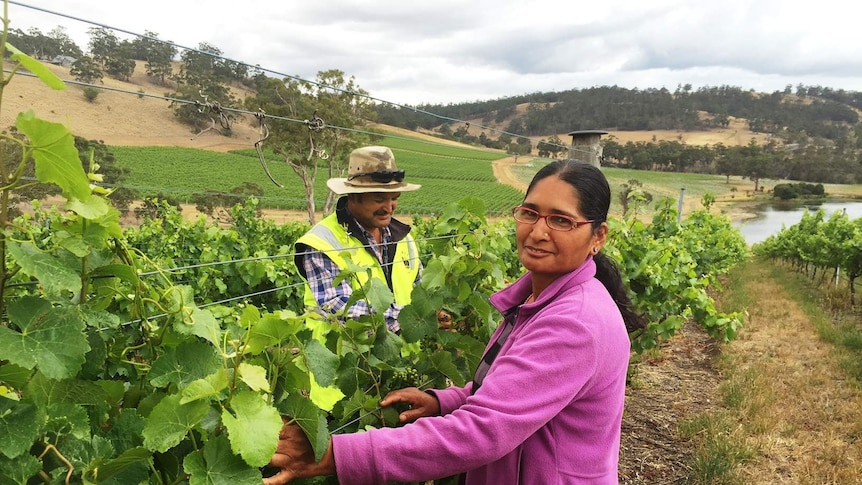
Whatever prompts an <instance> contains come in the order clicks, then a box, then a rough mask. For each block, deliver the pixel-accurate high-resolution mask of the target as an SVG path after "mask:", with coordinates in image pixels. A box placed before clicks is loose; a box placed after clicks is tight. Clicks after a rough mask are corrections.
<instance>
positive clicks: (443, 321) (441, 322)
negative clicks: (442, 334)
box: [437, 310, 452, 330]
mask: <svg viewBox="0 0 862 485" xmlns="http://www.w3.org/2000/svg"><path fill="white" fill-rule="evenodd" d="M437 325H438V326H439V327H440V328H442V329H443V330H449V329H450V328H451V327H452V314H451V313H449V312H447V311H446V310H437Z"/></svg>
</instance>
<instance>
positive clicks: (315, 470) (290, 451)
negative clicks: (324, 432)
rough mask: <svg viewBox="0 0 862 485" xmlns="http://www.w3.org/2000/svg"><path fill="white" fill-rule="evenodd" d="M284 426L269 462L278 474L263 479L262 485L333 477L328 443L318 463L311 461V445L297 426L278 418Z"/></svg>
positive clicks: (312, 451)
mask: <svg viewBox="0 0 862 485" xmlns="http://www.w3.org/2000/svg"><path fill="white" fill-rule="evenodd" d="M282 420H283V421H284V426H282V428H281V432H279V434H278V446H277V447H276V449H275V454H274V455H272V458H271V459H270V461H269V465H270V466H272V467H276V468H280V469H281V470H280V471H279V472H278V473H277V474H275V475H273V476H271V477H266V478H264V479H263V485H283V484H285V483H287V482H289V481H291V480H293V479H294V478H309V477H316V476H321V475H335V458H334V456H333V454H332V442H331V441H330V443H329V446H328V447H327V449H326V453H324V454H323V458H322V459H321V460H320V462H316V461H315V460H314V450H313V449H312V448H311V443H310V442H309V441H308V438H307V437H306V436H305V433H304V432H303V431H302V428H300V427H299V425H297V424H294V423H293V422H292V421H289V420H288V419H287V418H284V417H282Z"/></svg>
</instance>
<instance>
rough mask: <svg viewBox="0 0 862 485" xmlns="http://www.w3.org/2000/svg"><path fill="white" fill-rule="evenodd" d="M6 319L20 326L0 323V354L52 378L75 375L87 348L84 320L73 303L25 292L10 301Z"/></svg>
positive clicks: (6, 358)
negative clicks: (61, 303)
mask: <svg viewBox="0 0 862 485" xmlns="http://www.w3.org/2000/svg"><path fill="white" fill-rule="evenodd" d="M8 314H9V320H10V321H11V322H12V323H14V324H15V325H17V326H18V328H20V329H21V332H20V333H19V332H16V331H14V330H12V329H10V328H7V327H0V355H2V356H3V358H4V359H5V360H8V361H9V362H12V363H13V364H16V365H19V366H21V367H24V368H25V369H32V368H34V367H36V366H38V367H39V370H40V371H41V372H42V373H44V374H45V376H47V377H50V378H53V379H63V378H66V377H70V376H73V375H75V374H76V373H77V372H78V370H80V369H81V366H82V365H83V364H84V355H85V354H86V353H87V351H88V350H90V346H89V344H87V336H86V334H84V331H83V330H84V322H83V320H82V319H81V316H80V314H79V313H78V311H77V309H76V308H75V307H72V306H57V307H53V306H52V305H51V303H50V302H48V301H45V300H42V299H40V298H36V297H32V296H27V297H23V298H21V299H19V300H16V301H13V302H12V303H10V304H9V310H8Z"/></svg>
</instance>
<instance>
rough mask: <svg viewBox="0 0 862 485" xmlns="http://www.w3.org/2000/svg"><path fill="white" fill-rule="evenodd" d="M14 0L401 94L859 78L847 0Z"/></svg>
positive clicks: (291, 71)
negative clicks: (340, 75) (336, 74)
mask: <svg viewBox="0 0 862 485" xmlns="http://www.w3.org/2000/svg"><path fill="white" fill-rule="evenodd" d="M16 1H17V0H16ZM17 3H21V4H25V5H27V6H32V7H38V8H41V9H46V10H49V11H51V12H55V13H56V14H62V15H66V16H71V17H74V18H77V19H80V20H75V19H70V18H67V17H63V16H59V15H56V14H55V13H44V12H40V11H38V10H34V9H32V8H28V7H24V6H21V5H16V4H11V3H10V5H9V18H10V20H11V27H13V28H20V29H22V30H27V29H29V28H31V27H37V28H39V29H40V30H41V31H42V32H43V33H48V32H49V31H50V30H51V29H53V28H54V27H57V26H58V25H59V26H63V27H65V28H66V31H67V33H69V35H71V36H72V38H73V39H75V40H76V42H78V44H79V46H80V47H81V48H82V49H84V50H85V51H86V50H87V46H86V43H87V41H88V40H89V37H88V36H87V34H86V32H87V29H88V28H90V27H93V26H94V25H93V23H95V24H97V25H104V26H108V27H113V28H117V29H121V30H123V31H129V32H133V33H138V34H144V32H145V31H150V32H155V33H157V34H158V35H159V38H160V39H162V40H169V41H171V42H174V43H176V44H178V45H179V46H181V47H192V48H197V47H198V45H199V44H200V43H201V42H207V43H209V44H211V45H214V46H216V47H218V48H219V49H221V50H222V52H223V54H224V56H225V57H227V58H229V59H231V60H234V61H240V62H243V63H246V64H249V65H259V66H260V67H262V68H263V69H264V70H266V71H272V72H275V73H282V74H287V75H292V76H293V75H295V76H299V77H302V78H305V79H310V80H313V79H315V77H316V75H317V73H318V72H319V71H324V70H329V69H340V70H342V71H344V72H345V73H346V74H347V75H348V76H353V77H355V78H356V82H357V84H358V85H359V86H360V87H362V88H363V89H365V90H366V91H368V92H369V93H370V95H371V96H373V97H375V98H378V99H381V100H384V101H388V102H392V103H397V104H404V105H414V104H419V103H458V102H463V101H476V100H490V99H497V98H502V97H507V96H516V95H520V94H528V93H534V92H547V91H564V90H568V89H583V88H589V87H595V86H613V85H616V86H620V87H625V88H639V89H647V88H662V87H664V88H667V89H669V90H671V91H673V90H675V89H676V88H677V86H679V85H685V84H691V85H692V86H693V87H694V88H698V87H702V86H721V85H729V86H736V87H741V88H743V89H754V90H755V91H761V92H773V91H776V90H782V89H784V87H785V86H786V85H788V84H790V85H792V86H793V87H795V86H796V85H798V84H800V83H802V84H805V85H808V86H810V85H820V86H824V87H831V88H834V89H845V90H851V91H860V92H862V47H860V37H859V34H858V32H859V28H860V22H862V20H860V18H862V16H860V13H862V4H857V3H856V2H855V1H845V0H818V1H814V2H808V1H806V2H802V1H797V0H789V1H788V0H723V1H719V0H711V1H699V0H697V1H684V0H647V1H645V0H637V1H635V0H605V1H601V2H579V1H563V0H531V1H527V0H519V1H515V0H463V1H462V0H427V1H413V0H364V1H359V0H311V1H308V0H306V1H301V2H300V1H296V0H246V1H226V0H208V1H192V0H170V1H168V0H148V1H141V2H131V1H128V0H114V1H109V0H29V1H27V0H22V1H19V2H17ZM81 20H84V21H86V22H82V21H81ZM87 22H91V23H87ZM116 35H117V36H118V37H120V38H121V39H131V38H132V36H131V35H128V34H126V33H123V32H116ZM272 72H268V74H272Z"/></svg>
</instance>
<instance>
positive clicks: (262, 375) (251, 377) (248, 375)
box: [237, 362, 270, 392]
mask: <svg viewBox="0 0 862 485" xmlns="http://www.w3.org/2000/svg"><path fill="white" fill-rule="evenodd" d="M237 370H238V371H239V378H240V379H242V381H243V382H245V383H246V384H247V385H248V387H250V388H251V390H252V391H265V392H270V389H269V381H268V380H266V369H264V368H263V367H261V366H259V365H251V364H246V363H245V362H242V363H241V364H240V365H239V367H238V368H237Z"/></svg>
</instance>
